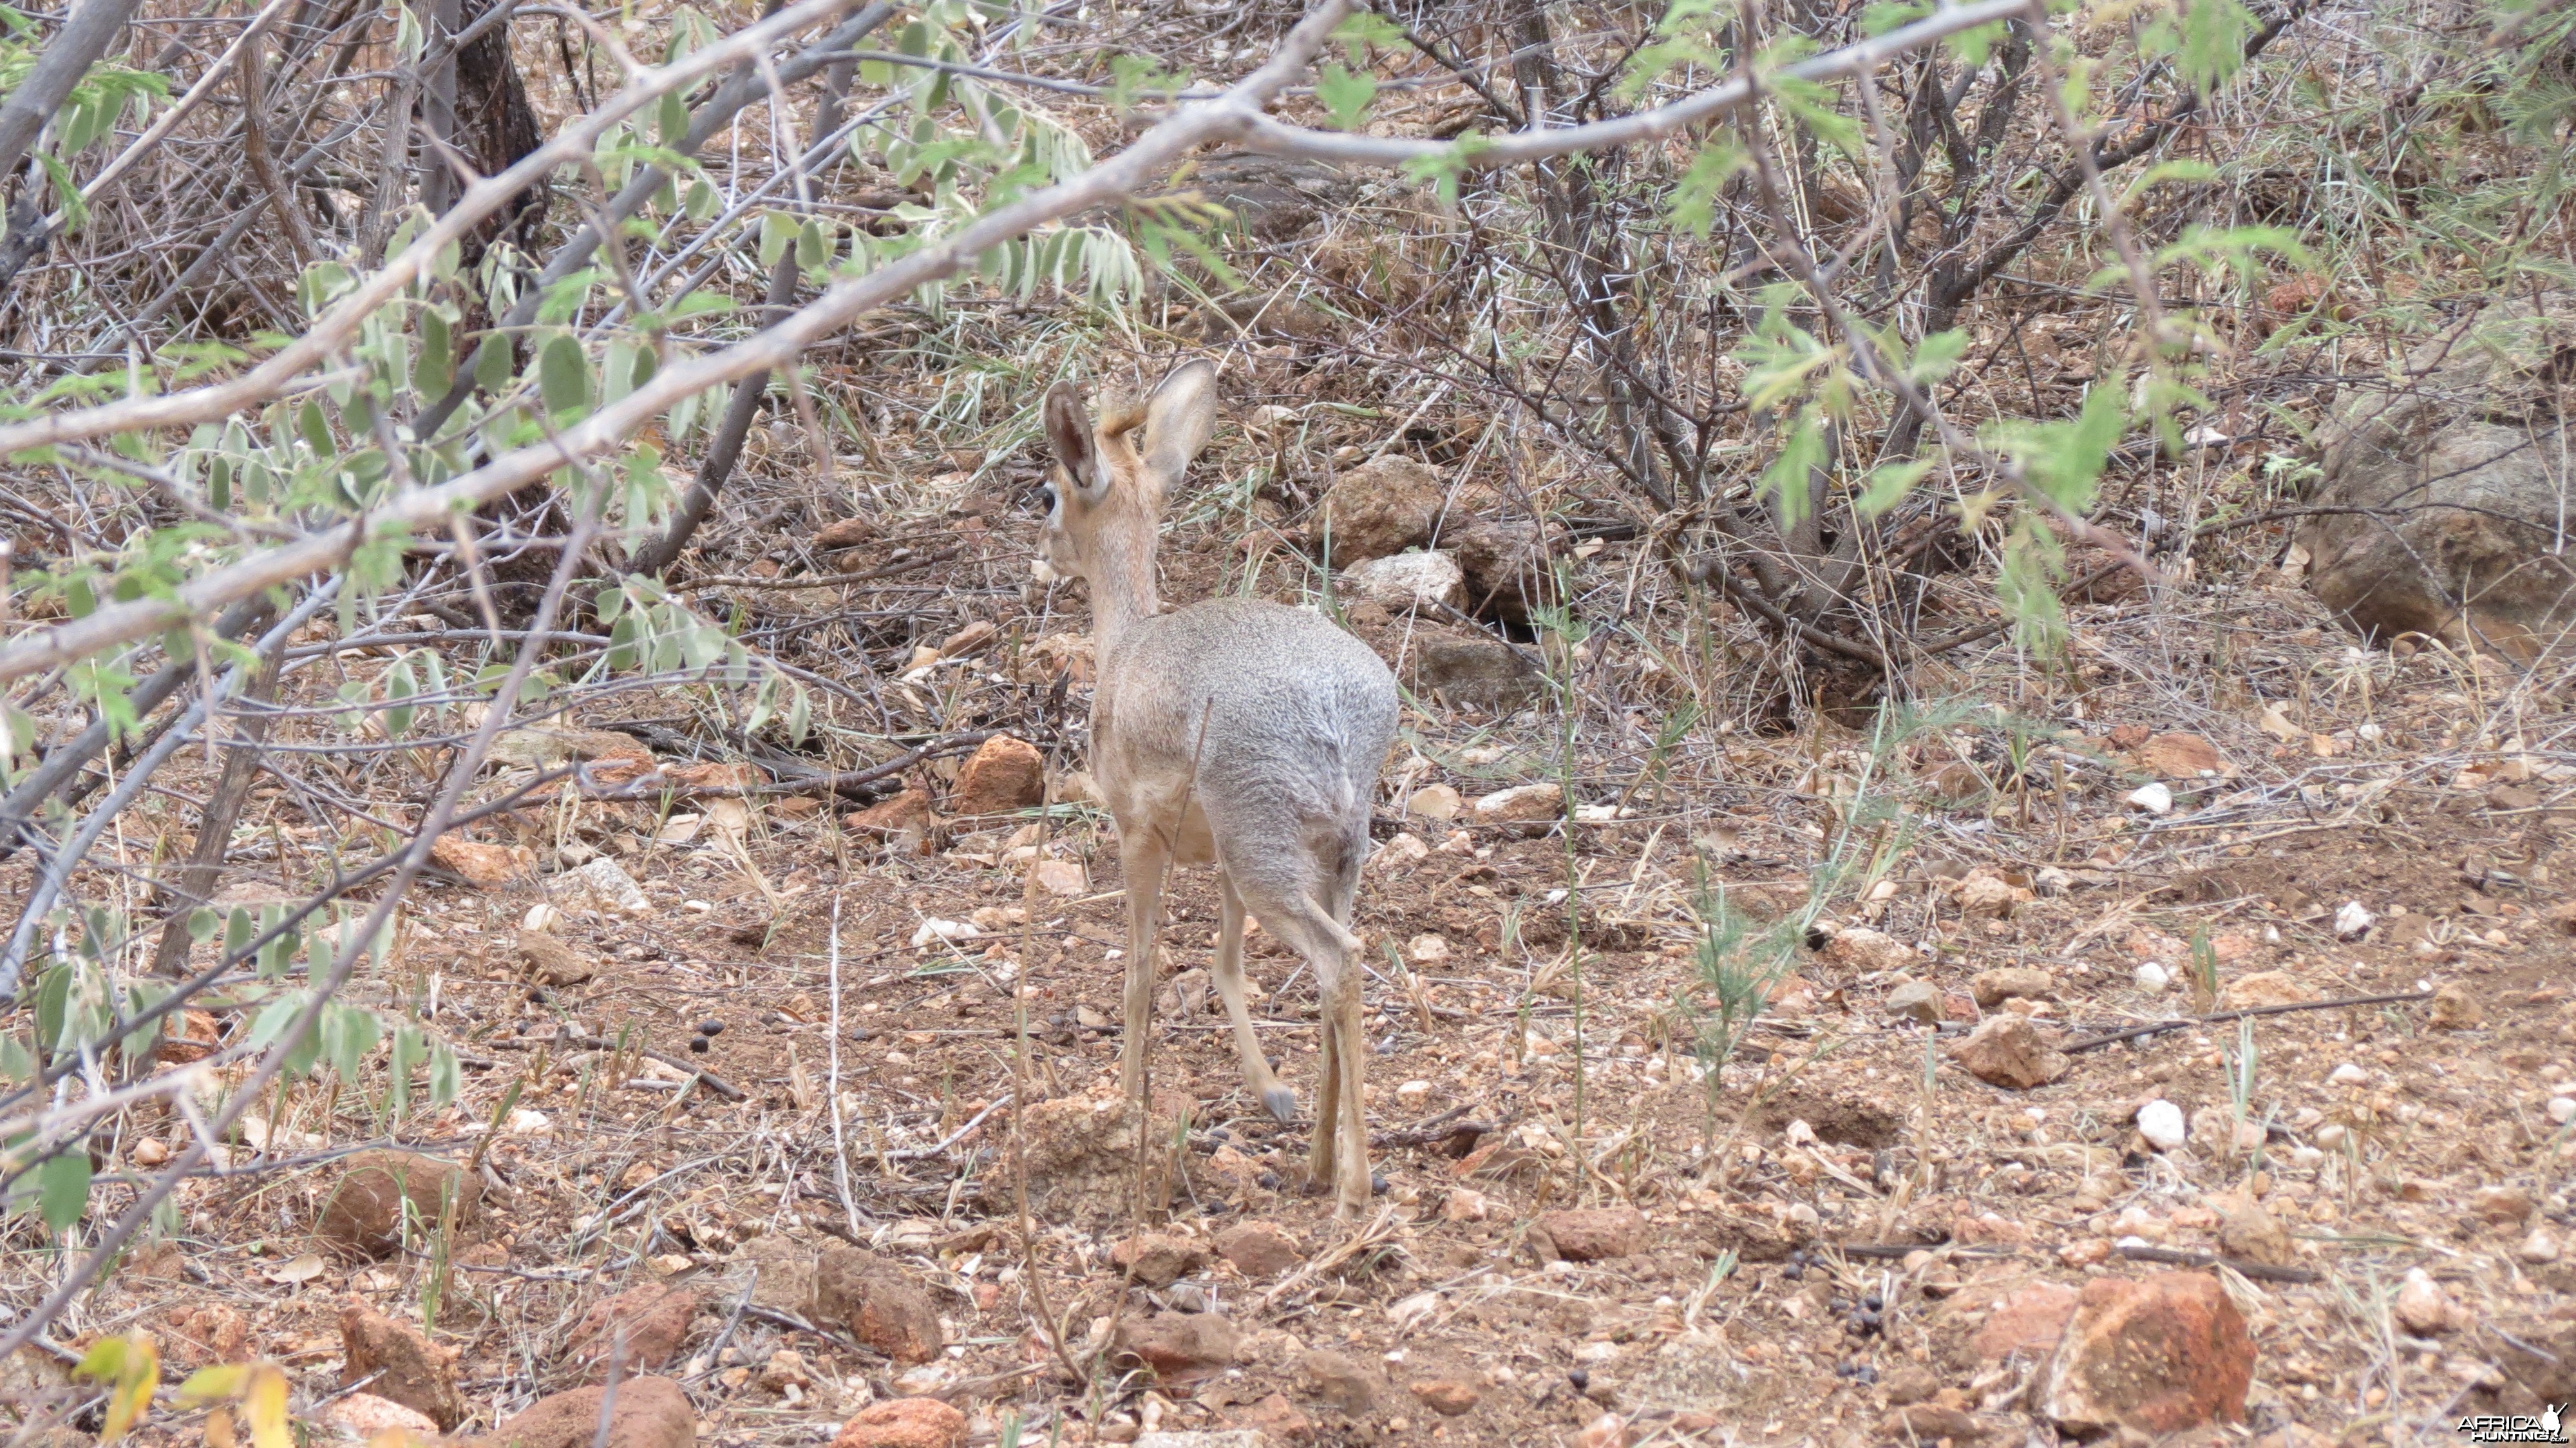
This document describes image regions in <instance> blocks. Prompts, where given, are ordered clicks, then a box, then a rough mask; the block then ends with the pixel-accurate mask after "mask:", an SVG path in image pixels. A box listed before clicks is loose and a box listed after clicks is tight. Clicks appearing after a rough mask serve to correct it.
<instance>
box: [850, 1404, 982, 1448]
mask: <svg viewBox="0 0 2576 1448" xmlns="http://www.w3.org/2000/svg"><path fill="white" fill-rule="evenodd" d="M965 1443H966V1415H965V1414H963V1413H961V1412H958V1411H957V1410H956V1409H955V1408H952V1407H950V1406H948V1405H947V1404H946V1403H943V1402H941V1401H939V1400H938V1399H937V1398H890V1399H888V1400H887V1401H885V1402H882V1403H871V1404H869V1405H868V1406H867V1407H865V1408H862V1409H860V1410H859V1415H858V1416H857V1417H855V1418H852V1419H851V1420H850V1421H848V1422H847V1423H844V1424H842V1425H841V1433H840V1436H839V1437H837V1438H834V1439H833V1440H832V1448H965Z"/></svg>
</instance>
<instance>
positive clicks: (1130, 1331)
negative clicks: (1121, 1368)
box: [1118, 1312, 1235, 1378]
mask: <svg viewBox="0 0 2576 1448" xmlns="http://www.w3.org/2000/svg"><path fill="white" fill-rule="evenodd" d="M1118 1350H1119V1351H1120V1352H1122V1353H1125V1354H1127V1355H1129V1356H1131V1357H1134V1358H1135V1359H1136V1360H1137V1361H1139V1362H1142V1363H1144V1364H1145V1365H1146V1366H1147V1367H1150V1368H1152V1369H1153V1370H1154V1371H1155V1372H1157V1373H1159V1374H1161V1375H1162V1376H1164V1377H1166V1378H1189V1377H1197V1376H1201V1375H1204V1374H1207V1373H1212V1372H1217V1371H1220V1370H1222V1369H1224V1368H1227V1367H1231V1366H1233V1364H1234V1350H1235V1332H1234V1324H1233V1323H1230V1322H1228V1321H1226V1320H1225V1319H1224V1318H1222V1317H1219V1316H1217V1315H1216V1314H1215V1313H1213V1312H1158V1313H1156V1314H1154V1315H1153V1316H1152V1317H1149V1318H1146V1319H1145V1320H1143V1321H1142V1322H1133V1321H1131V1322H1125V1323H1121V1324H1120V1325H1119V1328H1118Z"/></svg>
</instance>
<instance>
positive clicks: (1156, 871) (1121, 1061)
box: [1118, 820, 1172, 1111]
mask: <svg viewBox="0 0 2576 1448" xmlns="http://www.w3.org/2000/svg"><path fill="white" fill-rule="evenodd" d="M1171 858H1172V852H1171V851H1170V849H1168V848H1167V847H1166V846H1165V845H1164V843H1163V837H1162V835H1161V834H1160V833H1159V832H1158V831H1156V830H1154V829H1152V828H1151V827H1150V826H1146V825H1144V824H1142V822H1139V826H1138V827H1137V828H1134V829H1130V828H1128V822H1127V821H1125V820H1121V821H1119V822H1118V859H1119V862H1120V864H1121V866H1122V867H1123V868H1124V869H1125V870H1126V873H1127V997H1126V1007H1127V1009H1126V1022H1125V1026H1126V1033H1127V1034H1126V1037H1125V1039H1124V1040H1123V1041H1121V1042H1120V1043H1119V1051H1118V1084H1119V1086H1120V1087H1121V1088H1122V1089H1123V1090H1125V1091H1126V1093H1127V1099H1129V1100H1131V1101H1133V1102H1135V1103H1136V1104H1137V1105H1138V1106H1139V1107H1141V1108H1145V1109H1146V1110H1149V1111H1150V1110H1151V1109H1152V1108H1151V1104H1150V1103H1149V1102H1147V1100H1146V1099H1145V1047H1146V1043H1147V1039H1148V1037H1149V1035H1150V1034H1151V1032H1152V1031H1153V1028H1154V942H1155V940H1156V938H1157V937H1159V936H1160V935H1161V934H1162V933H1163V872H1164V869H1165V868H1166V867H1167V866H1168V865H1170V863H1171Z"/></svg>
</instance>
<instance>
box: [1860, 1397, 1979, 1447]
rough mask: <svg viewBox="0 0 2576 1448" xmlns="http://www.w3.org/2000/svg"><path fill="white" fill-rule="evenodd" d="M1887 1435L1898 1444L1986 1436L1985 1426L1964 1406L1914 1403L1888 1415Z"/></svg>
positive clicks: (1959, 1441) (1960, 1440)
mask: <svg viewBox="0 0 2576 1448" xmlns="http://www.w3.org/2000/svg"><path fill="white" fill-rule="evenodd" d="M1884 1426H1885V1429H1886V1432H1887V1436H1888V1437H1889V1438H1891V1439H1893V1440H1894V1441H1896V1442H1899V1443H1938V1442H1941V1441H1943V1440H1944V1439H1947V1440H1949V1441H1950V1442H1953V1443H1965V1442H1968V1441H1970V1440H1972V1439H1976V1438H1982V1437H1984V1436H1985V1429H1983V1428H1980V1427H1978V1426H1977V1420H1976V1419H1974V1418H1972V1417H1970V1416H1968V1412H1967V1410H1966V1409H1964V1408H1952V1407H1947V1406H1944V1405H1943V1404H1940V1403H1916V1404H1914V1405H1913V1406H1911V1407H1905V1408H1899V1409H1897V1410H1896V1411H1895V1412H1893V1413H1890V1414H1888V1415H1887V1422H1886V1424H1885V1425H1884Z"/></svg>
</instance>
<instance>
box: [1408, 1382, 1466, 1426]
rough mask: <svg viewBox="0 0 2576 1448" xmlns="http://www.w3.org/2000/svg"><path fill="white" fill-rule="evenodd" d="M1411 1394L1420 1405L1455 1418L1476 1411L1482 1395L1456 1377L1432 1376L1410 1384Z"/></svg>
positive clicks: (1444, 1415)
mask: <svg viewBox="0 0 2576 1448" xmlns="http://www.w3.org/2000/svg"><path fill="white" fill-rule="evenodd" d="M1412 1392H1413V1396H1414V1397H1415V1398H1416V1399H1417V1400H1418V1401H1420V1402H1421V1404H1422V1406H1424V1407H1426V1408H1429V1409H1430V1410H1431V1411H1433V1412H1435V1413H1438V1414H1439V1415H1441V1416H1442V1417H1444V1418H1456V1417H1460V1416H1462V1415H1464V1414H1468V1413H1472V1412H1474V1411H1476V1402H1477V1399H1478V1398H1479V1397H1481V1396H1482V1395H1481V1394H1479V1393H1478V1392H1477V1391H1476V1390H1475V1388H1474V1387H1473V1386H1471V1385H1469V1384H1467V1383H1462V1382H1460V1381H1458V1380H1457V1379H1456V1378H1433V1379H1430V1380H1427V1381H1424V1382H1419V1383H1415V1384H1413V1385H1412Z"/></svg>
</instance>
